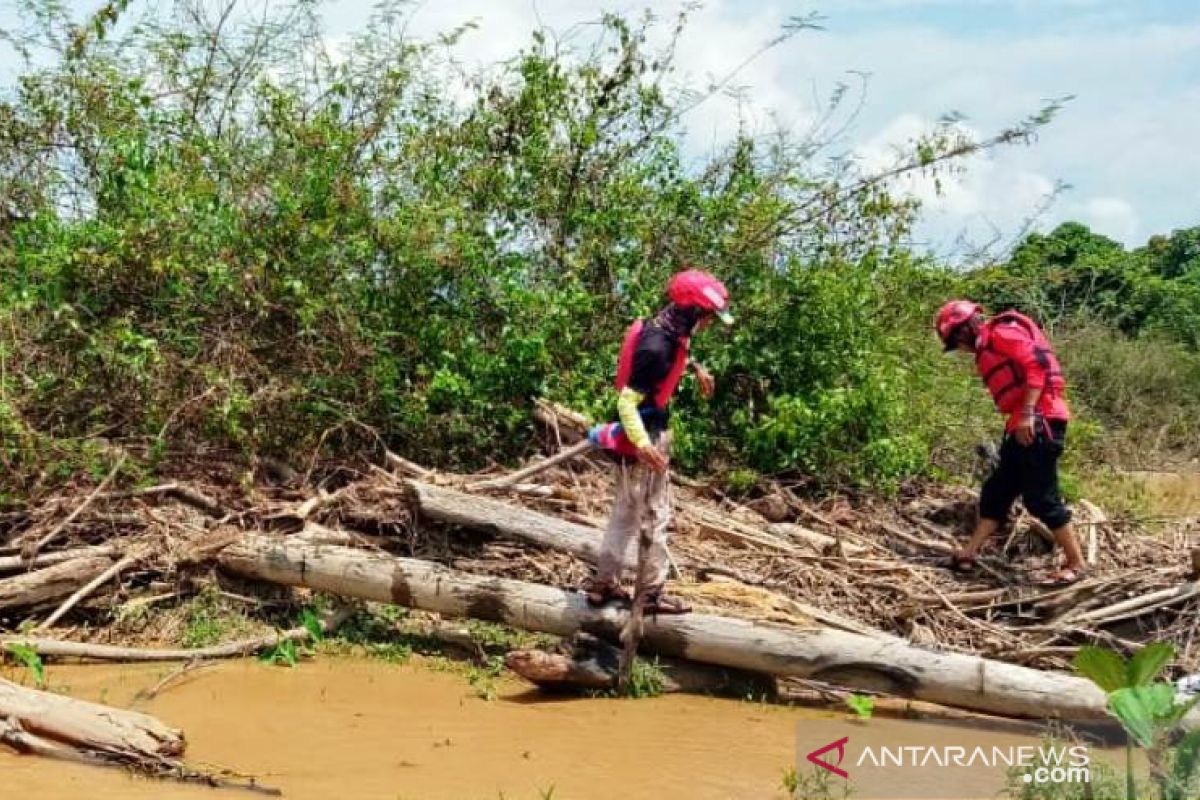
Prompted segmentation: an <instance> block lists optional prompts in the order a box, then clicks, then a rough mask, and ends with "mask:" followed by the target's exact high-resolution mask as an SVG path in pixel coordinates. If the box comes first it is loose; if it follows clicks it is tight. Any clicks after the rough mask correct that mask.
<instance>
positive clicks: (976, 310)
mask: <svg viewBox="0 0 1200 800" xmlns="http://www.w3.org/2000/svg"><path fill="white" fill-rule="evenodd" d="M982 313H983V306H981V305H979V304H978V303H973V302H971V301H970V300H951V301H950V302H949V303H946V305H944V306H942V308H941V310H940V311H938V315H937V323H936V324H935V325H934V327H935V328H936V329H937V334H938V336H939V337H940V338H941V340H942V344H944V345H945V346H946V349H947V350H953V349H954V332H955V331H956V330H958V327H959V326H960V325H962V324H963V323H965V322H967V321H968V320H970V319H972V318H973V317H974V316H975V315H976V314H982Z"/></svg>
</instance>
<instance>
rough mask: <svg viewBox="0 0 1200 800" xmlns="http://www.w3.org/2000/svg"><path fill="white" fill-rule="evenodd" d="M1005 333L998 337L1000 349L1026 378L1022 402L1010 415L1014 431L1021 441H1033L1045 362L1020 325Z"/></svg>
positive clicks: (1043, 386) (1026, 444)
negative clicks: (1014, 420) (1013, 420)
mask: <svg viewBox="0 0 1200 800" xmlns="http://www.w3.org/2000/svg"><path fill="white" fill-rule="evenodd" d="M1004 334H1005V335H1004V336H1002V337H998V341H997V344H999V348H998V349H999V350H1000V351H1001V352H1002V353H1003V354H1004V355H1007V356H1008V357H1009V358H1011V359H1012V360H1013V361H1015V362H1016V363H1017V366H1019V367H1020V368H1021V374H1022V375H1023V376H1024V378H1025V387H1024V388H1025V394H1024V396H1023V397H1022V398H1021V406H1020V408H1018V409H1017V410H1016V411H1015V412H1013V416H1014V417H1016V425H1015V426H1014V428H1013V434H1014V435H1015V436H1016V437H1017V441H1018V442H1020V443H1021V444H1022V445H1025V446H1028V445H1030V444H1032V443H1033V440H1034V438H1035V436H1036V435H1037V430H1036V425H1035V418H1036V416H1037V407H1038V402H1039V401H1040V400H1041V399H1042V392H1044V391H1045V390H1046V365H1045V364H1043V363H1042V361H1041V359H1039V358H1038V355H1037V350H1036V349H1035V348H1034V345H1033V337H1031V336H1030V335H1029V334H1028V333H1027V332H1025V331H1024V330H1022V329H1017V328H1015V327H1014V328H1013V329H1011V330H1006V331H1005V332H1004Z"/></svg>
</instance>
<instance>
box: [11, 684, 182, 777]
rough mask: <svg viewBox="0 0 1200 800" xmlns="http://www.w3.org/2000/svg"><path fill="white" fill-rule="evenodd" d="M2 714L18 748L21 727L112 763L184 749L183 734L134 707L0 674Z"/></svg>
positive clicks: (150, 760)
mask: <svg viewBox="0 0 1200 800" xmlns="http://www.w3.org/2000/svg"><path fill="white" fill-rule="evenodd" d="M0 720H8V721H9V722H10V723H16V725H15V726H11V725H10V727H9V728H7V729H6V730H7V731H8V737H9V739H11V742H10V741H9V740H7V739H2V738H0V741H5V742H6V743H11V744H12V745H13V746H14V747H15V748H16V749H22V750H23V749H24V748H22V747H21V741H22V740H24V741H26V742H29V741H31V740H28V739H24V737H22V736H21V735H20V733H21V732H23V733H25V734H28V735H30V736H33V737H37V739H39V740H45V741H49V742H52V743H55V744H57V745H60V746H64V747H67V748H70V749H71V750H74V751H76V752H77V753H80V754H82V755H85V756H90V757H97V758H99V759H101V760H106V761H110V762H116V763H126V764H130V765H134V766H136V765H138V764H141V763H155V762H158V761H161V759H163V758H164V757H169V756H176V755H179V754H181V753H182V752H183V748H184V741H183V734H182V733H181V732H180V731H177V730H175V729H174V728H170V727H168V726H167V725H164V724H163V723H162V722H160V721H158V720H157V719H155V718H154V717H151V716H147V715H146V714H140V713H138V712H136V711H125V710H123V709H118V708H112V707H110V706H103V705H99V704H97V703H89V702H86V701H84V700H75V699H72V698H70V697H66V696H64V695H60V694H52V693H50V692H43V691H39V690H37V689H30V688H27V687H25V686H19V685H17V684H15V683H12V682H10V681H6V680H3V679H0Z"/></svg>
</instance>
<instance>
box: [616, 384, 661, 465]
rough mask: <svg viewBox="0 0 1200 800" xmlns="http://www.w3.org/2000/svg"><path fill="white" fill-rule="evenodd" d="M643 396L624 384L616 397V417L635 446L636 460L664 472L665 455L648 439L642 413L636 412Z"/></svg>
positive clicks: (648, 435)
mask: <svg viewBox="0 0 1200 800" xmlns="http://www.w3.org/2000/svg"><path fill="white" fill-rule="evenodd" d="M644 398H645V395H643V394H642V393H641V392H639V391H638V390H637V389H631V388H629V387H628V386H626V387H625V388H624V389H622V390H621V394H620V396H619V397H617V418H618V419H620V420H621V428H622V429H623V430H624V431H625V436H626V437H627V438H628V439H629V441H630V442H631V443H632V444H633V446H634V447H636V448H637V451H638V460H640V461H642V462H643V463H645V464H646V465H647V466H648V467H650V469H652V470H654V471H656V472H665V471H666V469H667V464H668V463H669V462H668V460H667V455H666V453H664V452H663V451H662V450H659V449H658V448H657V447H655V446H654V442H652V441H650V434H649V433H648V432H647V431H646V425H645V423H643V422H642V415H641V414H640V413H638V406H639V405H641V403H642V400H643V399H644Z"/></svg>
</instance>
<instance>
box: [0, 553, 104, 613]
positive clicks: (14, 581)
mask: <svg viewBox="0 0 1200 800" xmlns="http://www.w3.org/2000/svg"><path fill="white" fill-rule="evenodd" d="M112 563H113V562H112V559H110V558H106V557H104V556H90V557H86V558H75V559H72V560H70V561H64V562H62V563H61V564H55V565H54V566H50V567H46V568H45V569H39V570H36V571H34V572H27V573H25V574H23V575H16V576H14V577H11V578H5V579H4V580H2V581H0V610H3V609H7V608H17V607H21V606H34V605H38V604H40V603H45V602H50V601H53V600H61V599H63V598H65V597H69V596H70V595H71V594H72V593H73V592H75V591H77V590H78V589H80V588H81V587H83V586H86V585H87V584H88V583H89V582H90V581H91V580H92V579H93V578H95V577H96V576H98V575H100V574H102V573H103V572H104V571H105V570H107V569H108V568H109V567H110V566H111V565H112Z"/></svg>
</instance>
